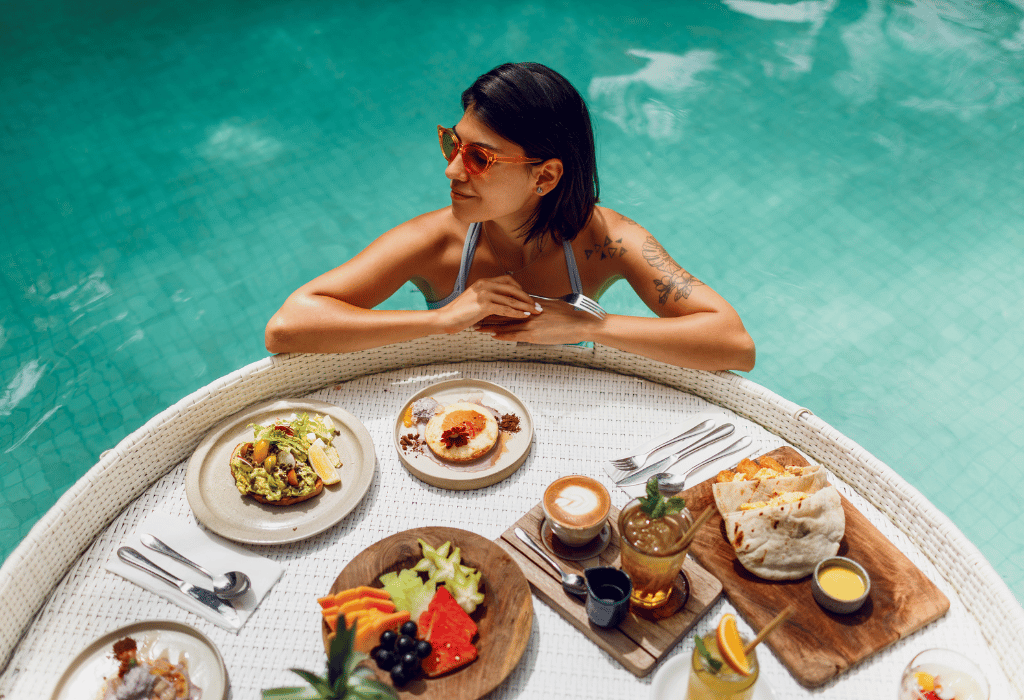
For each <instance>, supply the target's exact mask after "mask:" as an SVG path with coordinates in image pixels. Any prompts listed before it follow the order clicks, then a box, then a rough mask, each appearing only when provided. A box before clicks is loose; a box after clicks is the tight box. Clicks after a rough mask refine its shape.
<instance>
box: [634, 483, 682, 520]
mask: <svg viewBox="0 0 1024 700" xmlns="http://www.w3.org/2000/svg"><path fill="white" fill-rule="evenodd" d="M637 500H638V501H639V502H640V510H642V511H643V512H645V513H647V515H648V516H649V517H650V518H651V520H657V519H658V518H664V517H665V516H666V515H673V514H675V513H679V512H680V511H682V510H683V508H685V507H686V499H684V498H679V497H678V496H672V497H671V498H669V499H668V500H666V499H665V498H664V497H663V496H662V495H661V491H659V490H658V477H657V476H652V477H651V478H650V479H648V480H647V495H646V496H642V497H641V498H638V499H637Z"/></svg>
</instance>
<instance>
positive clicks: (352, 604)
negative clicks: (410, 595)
mask: <svg viewBox="0 0 1024 700" xmlns="http://www.w3.org/2000/svg"><path fill="white" fill-rule="evenodd" d="M371 608H375V609H377V610H380V611H381V612H394V611H395V604H394V602H393V601H392V600H391V599H390V598H388V599H386V600H385V599H383V598H371V597H365V598H356V599H355V600H349V601H346V602H344V603H341V604H340V605H337V606H335V607H333V608H328V610H337V611H338V612H340V613H347V612H355V611H356V610H369V609H371Z"/></svg>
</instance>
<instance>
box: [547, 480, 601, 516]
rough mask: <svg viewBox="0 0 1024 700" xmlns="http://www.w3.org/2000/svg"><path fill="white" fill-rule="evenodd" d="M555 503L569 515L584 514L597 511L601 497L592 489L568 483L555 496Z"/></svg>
mask: <svg viewBox="0 0 1024 700" xmlns="http://www.w3.org/2000/svg"><path fill="white" fill-rule="evenodd" d="M555 504H556V505H557V506H558V507H559V508H561V509H562V510H564V511H565V512H566V513H569V514H570V515H586V514H587V513H591V512H597V511H599V509H600V507H601V499H600V498H599V497H598V495H597V494H596V493H594V490H593V489H590V488H587V487H585V486H579V485H577V484H570V485H569V486H566V487H565V488H564V489H562V491H561V493H559V494H558V495H557V496H555Z"/></svg>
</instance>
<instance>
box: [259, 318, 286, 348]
mask: <svg viewBox="0 0 1024 700" xmlns="http://www.w3.org/2000/svg"><path fill="white" fill-rule="evenodd" d="M291 337H292V334H291V330H290V328H289V327H288V323H287V322H286V320H285V319H284V318H283V317H282V316H281V313H280V312H278V313H276V314H274V315H273V316H271V317H270V320H269V321H268V322H267V328H266V330H265V331H264V332H263V343H264V345H266V346H267V352H271V353H274V354H277V353H279V352H291Z"/></svg>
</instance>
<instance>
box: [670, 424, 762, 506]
mask: <svg viewBox="0 0 1024 700" xmlns="http://www.w3.org/2000/svg"><path fill="white" fill-rule="evenodd" d="M751 442H752V441H751V439H750V438H749V437H747V436H744V437H741V438H740V439H739V440H737V441H736V442H734V443H732V444H731V445H729V446H728V447H726V448H725V449H724V450H722V451H721V452H719V453H718V454H716V455H715V456H713V457H709V458H708V459H705V460H704V461H703V462H701V463H700V464H695V465H694V466H692V467H690V468H689V469H687V470H686V471H685V472H684V473H682V474H672V473H670V472H662V473H661V474H657V475H656V476H657V477H658V490H659V491H661V492H662V494H668V495H671V494H675V493H679V492H680V491H682V490H683V488H685V487H686V480H687V479H688V478H689V477H690V475H691V474H693V473H694V472H695V471H697V470H698V469H700V468H701V467H703V466H705V465H708V464H711V463H712V462H714V461H716V460H719V459H722V457H728V456H729V455H731V454H736V453H737V452H740V451H742V450H745V449H747V447H749V446H750V443H751Z"/></svg>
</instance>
